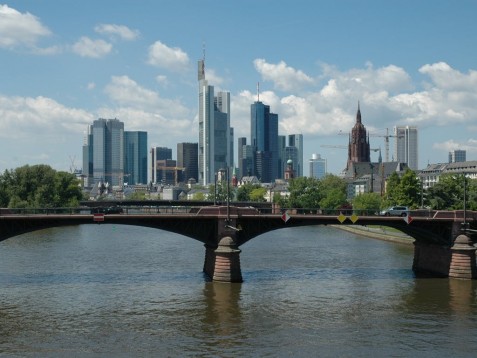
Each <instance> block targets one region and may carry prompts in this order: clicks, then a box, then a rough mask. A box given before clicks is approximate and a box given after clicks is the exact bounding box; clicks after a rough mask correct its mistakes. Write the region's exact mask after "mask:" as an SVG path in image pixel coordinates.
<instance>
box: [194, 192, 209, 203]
mask: <svg viewBox="0 0 477 358" xmlns="http://www.w3.org/2000/svg"><path fill="white" fill-rule="evenodd" d="M192 200H195V201H205V200H206V197H205V194H204V193H203V192H201V191H198V192H197V193H195V194H194V195H193V196H192Z"/></svg>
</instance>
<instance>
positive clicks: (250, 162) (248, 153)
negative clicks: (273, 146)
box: [240, 145, 255, 178]
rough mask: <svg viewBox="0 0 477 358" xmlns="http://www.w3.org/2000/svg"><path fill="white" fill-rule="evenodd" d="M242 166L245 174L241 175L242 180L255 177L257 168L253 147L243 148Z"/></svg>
mask: <svg viewBox="0 0 477 358" xmlns="http://www.w3.org/2000/svg"><path fill="white" fill-rule="evenodd" d="M242 166H243V173H241V174H240V175H241V177H240V178H242V177H248V176H252V175H253V172H254V168H255V152H254V148H253V146H251V145H244V146H243V147H242Z"/></svg>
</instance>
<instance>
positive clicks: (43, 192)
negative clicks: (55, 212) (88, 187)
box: [0, 164, 83, 208]
mask: <svg viewBox="0 0 477 358" xmlns="http://www.w3.org/2000/svg"><path fill="white" fill-rule="evenodd" d="M82 197H83V195H82V190H81V187H80V181H79V180H78V179H77V178H76V176H75V175H74V174H71V173H67V172H64V171H56V170H54V169H52V168H51V167H50V166H48V165H44V164H40V165H33V166H29V165H25V166H23V167H19V168H16V169H12V170H5V172H4V173H3V174H1V175H0V207H3V208H53V207H76V206H78V205H79V203H80V201H81V200H82Z"/></svg>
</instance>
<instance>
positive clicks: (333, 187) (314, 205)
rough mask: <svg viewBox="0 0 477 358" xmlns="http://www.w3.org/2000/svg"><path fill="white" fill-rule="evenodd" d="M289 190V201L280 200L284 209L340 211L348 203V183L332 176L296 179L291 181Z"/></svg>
mask: <svg viewBox="0 0 477 358" xmlns="http://www.w3.org/2000/svg"><path fill="white" fill-rule="evenodd" d="M288 190H289V192H290V196H289V198H288V200H284V199H283V198H280V199H279V200H278V203H279V204H280V205H281V206H282V207H285V206H287V207H293V208H306V209H320V208H323V209H339V208H340V207H341V206H343V205H344V204H345V203H346V182H345V181H344V180H343V179H341V178H339V177H338V176H336V175H332V174H327V175H326V176H325V177H324V178H322V179H316V178H307V177H299V178H294V179H292V180H290V183H289V187H288Z"/></svg>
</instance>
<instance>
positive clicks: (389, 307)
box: [0, 224, 477, 357]
mask: <svg viewBox="0 0 477 358" xmlns="http://www.w3.org/2000/svg"><path fill="white" fill-rule="evenodd" d="M241 249H242V254H241V263H242V275H243V278H244V283H242V284H223V283H213V282H208V281H207V280H206V279H205V278H204V276H203V274H202V266H203V259H204V254H205V249H204V247H203V246H202V244H201V243H199V242H197V241H194V240H192V239H190V238H186V237H183V236H179V235H176V234H172V233H168V232H165V231H161V230H154V229H148V228H141V227H132V226H121V225H107V224H102V225H81V226H74V227H67V228H55V229H48V230H42V231H37V232H34V233H30V234H25V235H21V236H18V237H14V238H11V239H9V240H6V241H4V242H1V243H0V355H2V356H21V357H24V356H35V357H37V356H42V357H45V356H46V357H49V356H52V357H62V356H67V355H70V356H80V357H81V356H87V357H96V356H97V357H104V356H155V357H179V356H180V357H184V356H194V357H289V356H291V355H294V356H298V357H317V356H318V357H369V356H376V357H414V356H416V357H449V356H453V357H475V356H476V354H477V353H476V352H477V303H476V291H477V285H476V283H475V282H474V281H460V280H449V279H430V278H427V279H426V278H419V279H418V278H415V277H414V275H413V273H412V270H411V266H412V258H413V247H412V245H402V244H395V243H389V242H384V241H379V240H373V239H367V238H363V237H360V236H357V235H355V234H352V233H348V232H343V231H340V230H337V229H334V228H331V227H320V226H312V227H302V228H291V229H282V230H278V231H274V232H269V233H267V234H264V235H262V236H260V237H258V238H255V239H253V240H251V241H250V242H248V243H247V244H245V245H244V246H242V247H241Z"/></svg>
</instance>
